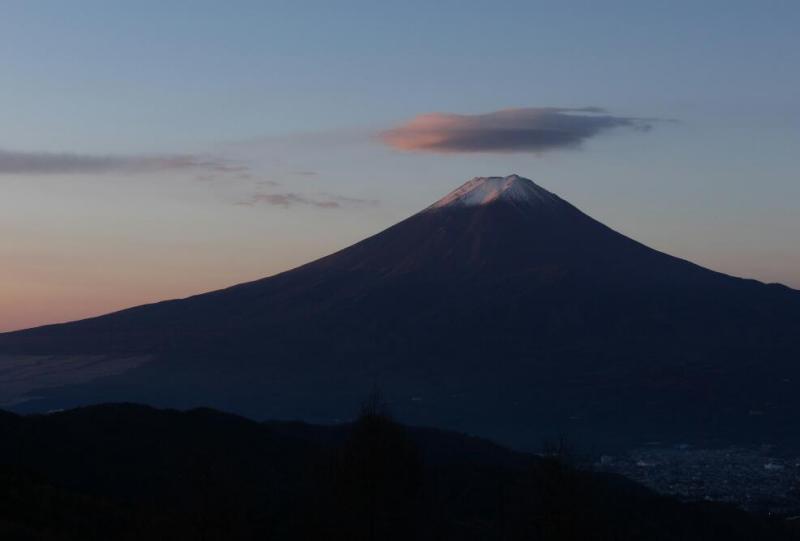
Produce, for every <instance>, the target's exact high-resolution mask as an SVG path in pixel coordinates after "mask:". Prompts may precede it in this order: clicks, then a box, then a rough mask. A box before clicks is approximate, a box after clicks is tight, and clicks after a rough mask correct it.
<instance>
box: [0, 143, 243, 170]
mask: <svg viewBox="0 0 800 541" xmlns="http://www.w3.org/2000/svg"><path fill="white" fill-rule="evenodd" d="M178 170H195V171H205V172H208V173H215V174H223V175H227V174H240V175H241V174H246V173H247V172H248V168H247V167H246V166H244V165H240V164H236V163H232V162H229V161H227V160H222V159H217V158H212V157H207V156H199V155H191V154H181V155H166V156H148V155H143V156H125V155H93V154H73V153H55V152H18V151H10V150H2V149H0V175H69V174H87V175H88V174H103V173H124V174H133V173H153V172H160V171H178Z"/></svg>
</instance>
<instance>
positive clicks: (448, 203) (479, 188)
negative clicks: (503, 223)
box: [428, 175, 561, 209]
mask: <svg viewBox="0 0 800 541" xmlns="http://www.w3.org/2000/svg"><path fill="white" fill-rule="evenodd" d="M496 201H509V202H515V203H520V204H526V205H554V204H558V203H559V202H560V201H561V199H559V198H558V197H557V196H556V195H554V194H552V193H550V192H548V191H547V190H545V189H544V188H542V187H540V186H537V185H536V184H535V183H534V182H533V181H532V180H530V179H527V178H523V177H521V176H519V175H509V176H507V177H475V178H473V179H472V180H470V181H468V182H466V183H464V184H463V185H461V186H460V187H459V188H457V189H455V190H453V191H452V192H450V193H449V194H447V195H446V196H444V197H443V198H441V199H440V200H438V201H437V202H436V203H434V204H433V205H431V206H430V207H428V209H439V208H449V207H471V206H477V205H488V204H491V203H493V202H496Z"/></svg>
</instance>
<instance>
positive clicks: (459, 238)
mask: <svg viewBox="0 0 800 541" xmlns="http://www.w3.org/2000/svg"><path fill="white" fill-rule="evenodd" d="M799 335H800V294H798V292H796V291H793V290H790V289H788V288H785V287H783V286H777V285H764V284H761V283H759V282H756V281H753V280H742V279H738V278H733V277H730V276H726V275H723V274H720V273H716V272H712V271H709V270H707V269H703V268H702V267H699V266H697V265H694V264H692V263H689V262H687V261H683V260H680V259H677V258H674V257H671V256H668V255H666V254H663V253H660V252H657V251H655V250H652V249H650V248H647V247H646V246H644V245H642V244H640V243H638V242H635V241H633V240H631V239H629V238H627V237H625V236H623V235H620V234H619V233H616V232H614V231H612V230H611V229H609V228H607V227H605V226H604V225H602V224H600V223H599V222H597V221H595V220H593V219H592V218H590V217H589V216H587V215H585V214H583V213H582V212H580V211H579V210H577V209H576V208H574V207H573V206H572V205H570V204H569V203H567V202H565V201H563V200H562V199H560V198H558V197H557V196H555V195H554V194H551V193H550V192H547V191H546V190H544V189H543V188H541V187H539V186H537V185H535V184H534V183H532V182H531V181H529V180H527V179H523V178H521V177H518V176H516V175H512V176H510V177H489V178H476V179H473V180H472V181H470V182H468V183H467V184H465V185H464V186H462V187H461V188H459V189H458V190H456V191H454V192H452V193H451V194H449V195H448V196H446V197H445V198H443V199H442V200H440V201H438V202H437V203H434V204H433V205H431V206H430V207H428V208H427V209H425V210H423V211H422V212H420V213H417V214H415V215H414V216H411V217H410V218H408V219H406V220H404V221H402V222H400V223H398V224H397V225H395V226H393V227H390V228H389V229H387V230H385V231H383V232H381V233H379V234H377V235H375V236H373V237H370V238H368V239H366V240H364V241H362V242H359V243H357V244H355V245H353V246H351V247H349V248H347V249H345V250H342V251H340V252H337V253H335V254H332V255H330V256H327V257H324V258H322V259H319V260H317V261H314V262H312V263H309V264H307V265H304V266H302V267H299V268H297V269H294V270H292V271H289V272H285V273H282V274H279V275H276V276H273V277H270V278H266V279H263V280H259V281H256V282H251V283H247V284H242V285H239V286H234V287H232V288H229V289H225V290H221V291H216V292H212V293H208V294H205V295H199V296H196V297H191V298H189V299H184V300H178V301H168V302H164V303H158V304H154V305H148V306H143V307H137V308H132V309H130V310H125V311H122V312H118V313H115V314H111V315H108V316H103V317H99V318H94V319H90V320H84V321H80V322H75V323H70V324H64V325H55V326H48V327H42V328H38V329H32V330H29V331H22V332H17V333H10V334H6V335H0V356H5V358H6V359H16V360H17V361H16V362H19V361H18V360H19V359H20V358H22V356H23V355H25V356H34V357H35V358H37V359H42V358H48V359H52V358H57V359H63V358H66V359H68V360H69V359H73V358H76V356H84V357H85V356H92V357H91V358H97V359H99V360H98V361H97V363H96V364H98V365H101V366H108V365H109V364H108V363H112V362H116V363H118V364H120V363H121V361H120V359H131V358H135V359H142V362H141V364H138V366H137V367H136V368H133V369H127V368H126V369H121V370H119V371H116V372H114V373H111V374H104V376H106V377H103V378H99V379H95V380H94V381H90V382H88V383H86V382H80V383H81V384H80V385H75V386H69V387H65V388H61V389H51V390H49V391H48V390H45V391H40V390H37V391H36V393H35V396H38V397H41V398H40V399H39V400H36V401H29V402H27V403H25V404H22V405H21V406H18V407H21V408H26V407H27V408H38V409H44V408H52V407H63V406H64V405H75V404H81V403H88V402H94V401H100V400H119V399H125V400H137V401H145V402H150V403H154V404H158V405H172V406H181V407H183V406H187V407H188V406H193V405H211V406H215V407H220V408H223V409H228V410H232V411H236V412H241V413H245V414H248V415H252V416H258V417H275V416H278V417H288V418H307V419H312V420H321V421H331V420H335V419H338V418H341V417H342V416H346V415H347V412H348V411H351V410H352V406H353V404H354V403H356V402H357V401H358V400H360V398H361V396H363V395H364V394H366V393H367V392H368V390H369V389H370V388H371V387H373V386H374V385H376V384H377V385H380V386H381V387H382V388H383V389H384V391H385V392H386V393H387V394H388V395H389V397H390V398H391V399H392V400H393V401H394V402H395V408H396V410H397V411H398V413H399V414H401V415H402V416H404V418H407V419H409V420H411V421H413V422H423V423H427V424H440V425H443V426H449V427H453V428H458V429H462V430H469V431H474V432H477V433H481V434H486V435H489V436H493V437H497V438H500V439H502V440H503V441H507V442H512V443H515V444H520V445H529V444H532V443H533V442H535V441H537V440H538V438H540V437H541V436H542V434H546V433H553V432H562V431H565V432H570V433H575V434H576V435H577V437H580V438H585V439H586V440H587V441H602V440H607V439H610V440H630V439H637V440H639V439H645V438H657V439H660V438H690V437H694V438H698V437H712V438H725V439H734V440H735V439H739V440H751V439H755V440H758V441H762V440H764V439H767V440H770V441H772V440H775V439H776V438H778V439H782V440H787V441H788V440H789V439H790V438H789V437H788V436H786V435H784V433H785V432H786V430H785V428H786V426H787V422H788V421H789V420H790V419H791V418H792V417H793V416H794V415H796V413H797V412H798V409H797V408H798V399H796V398H794V395H795V394H796V393H795V389H796V387H795V384H794V382H796V381H800V373H798V372H800V370H799V369H798V368H799V367H798V366H797V359H798V352H800V338H798V336H799ZM42 356H55V357H42ZM67 364H69V363H67ZM122 364H123V365H124V363H122ZM115 374H116V375H115ZM754 412H755V413H754ZM676 415H677V416H678V418H677V419H676Z"/></svg>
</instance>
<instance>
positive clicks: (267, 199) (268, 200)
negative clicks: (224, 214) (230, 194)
mask: <svg viewBox="0 0 800 541" xmlns="http://www.w3.org/2000/svg"><path fill="white" fill-rule="evenodd" d="M237 204H238V205H244V206H250V207H252V206H258V205H266V206H272V207H282V208H290V207H297V206H306V207H316V208H321V209H343V208H363V207H374V206H377V205H378V204H379V202H378V200H376V199H361V198H357V197H346V196H343V195H335V194H320V195H319V196H309V195H304V194H298V193H293V192H287V193H256V194H253V195H252V196H250V197H249V198H248V199H246V200H244V201H239V202H238V203H237Z"/></svg>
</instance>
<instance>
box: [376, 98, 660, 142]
mask: <svg viewBox="0 0 800 541" xmlns="http://www.w3.org/2000/svg"><path fill="white" fill-rule="evenodd" d="M655 121H656V120H654V119H646V118H635V117H624V116H615V115H611V114H609V113H608V112H607V111H605V110H604V109H600V108H597V107H583V108H562V107H526V108H519V109H504V110H501V111H494V112H490V113H485V114H477V115H462V114H453V113H430V114H423V115H419V116H417V117H414V118H413V119H411V120H410V121H408V122H406V123H404V124H402V125H400V126H397V127H395V128H392V129H389V130H386V131H384V132H381V133H380V134H379V135H378V137H379V139H380V140H381V141H383V143H385V144H386V145H388V146H390V147H392V148H395V149H398V150H406V151H423V152H438V153H455V152H463V153H469V152H495V153H509V152H531V153H542V152H546V151H549V150H555V149H561V148H577V147H579V146H580V145H581V144H582V143H583V142H584V141H586V140H587V139H589V138H592V137H595V136H597V135H599V134H601V133H605V132H608V131H610V130H612V129H615V128H626V129H631V130H635V131H647V130H649V129H651V128H652V125H653V123H654V122H655Z"/></svg>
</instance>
